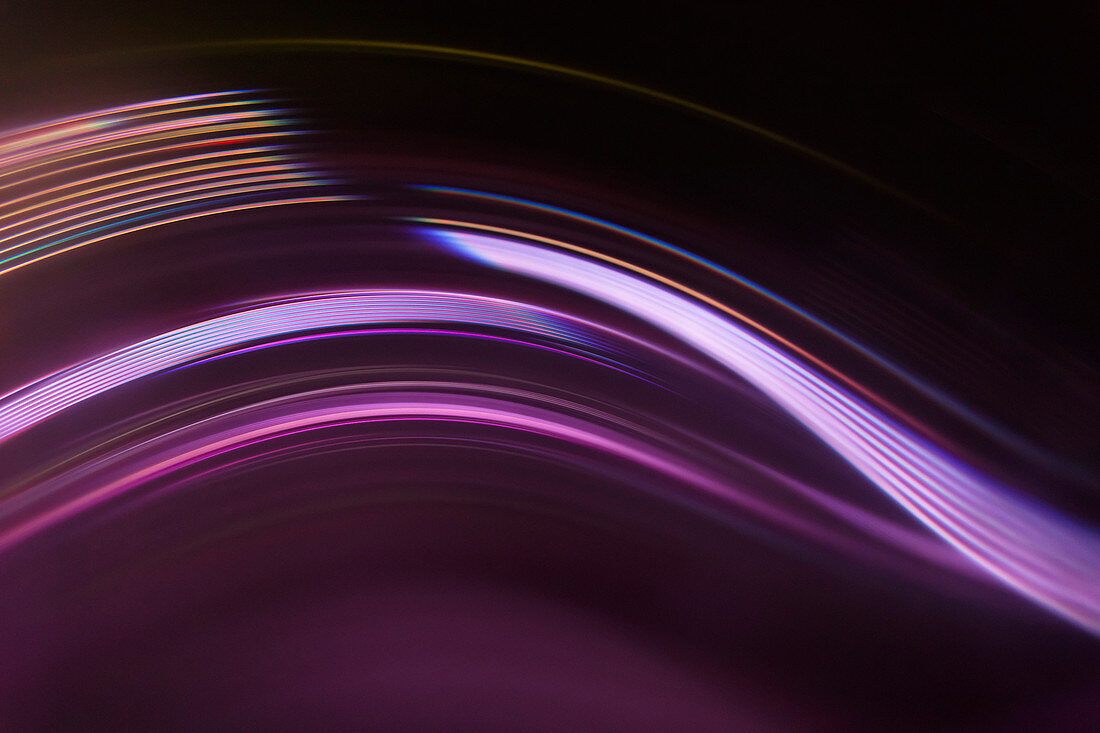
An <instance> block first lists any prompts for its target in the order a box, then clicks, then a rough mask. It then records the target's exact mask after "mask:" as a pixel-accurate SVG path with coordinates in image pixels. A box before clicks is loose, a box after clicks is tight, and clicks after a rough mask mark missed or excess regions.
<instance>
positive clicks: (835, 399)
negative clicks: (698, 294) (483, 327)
mask: <svg viewBox="0 0 1100 733" xmlns="http://www.w3.org/2000/svg"><path fill="white" fill-rule="evenodd" d="M425 231H426V233H427V234H428V235H429V236H430V237H432V238H434V239H436V240H437V241H442V242H444V243H446V244H447V245H449V246H450V247H452V248H453V249H454V250H455V251H456V252H458V253H461V254H462V255H463V256H466V257H468V258H471V259H474V260H477V261H480V262H483V263H486V264H488V265H490V266H493V267H496V268H498V269H501V270H505V271H508V272H513V273H518V274H522V275H526V276H528V277H532V278H535V279H538V280H542V281H545V282H548V283H553V284H555V285H558V286H561V287H564V288H568V289H570V290H573V291H575V292H578V293H582V294H584V295H586V296H589V297H592V298H595V299H598V300H600V301H603V302H605V303H607V304H610V305H612V306H615V307H617V308H619V309H621V310H623V311H626V312H628V313H631V314H633V315H635V316H637V317H638V318H641V319H644V320H645V321H647V322H649V323H650V324H652V325H654V326H656V327H658V328H660V329H661V330H663V331H665V332H666V333H668V334H670V335H672V336H674V337H676V338H678V339H680V340H681V341H683V342H684V343H686V344H689V345H691V346H693V347H694V348H696V349H698V350H699V351H701V352H703V353H705V354H707V355H709V356H710V357H712V358H714V359H715V360H717V361H719V362H720V363H722V364H724V365H725V366H726V367H728V368H729V369H730V370H732V371H733V372H735V373H737V374H738V375H740V376H741V377H743V378H744V379H746V380H747V381H749V382H750V383H752V384H753V385H755V386H756V387H757V388H758V389H760V390H761V391H762V392H763V393H764V394H766V395H768V396H769V397H770V398H771V399H773V400H774V401H775V402H776V403H778V404H779V405H780V406H782V407H783V408H784V409H785V410H787V412H789V413H790V414H791V415H792V416H794V417H795V418H796V419H798V420H799V421H800V422H801V423H802V424H803V425H805V426H806V427H807V428H809V429H810V430H812V431H813V432H814V434H816V435H817V436H818V437H819V438H820V439H821V440H822V441H824V442H825V443H826V444H828V445H829V446H830V447H832V448H833V450H835V451H836V452H837V453H838V454H840V455H841V456H842V457H843V458H844V459H846V460H847V461H848V462H849V463H850V464H851V465H853V466H854V467H855V468H856V469H858V470H859V471H860V472H861V473H862V474H863V475H864V476H866V477H867V478H868V479H869V480H870V481H871V482H872V483H873V484H874V485H875V486H877V487H878V488H880V489H881V490H883V491H884V492H885V493H886V494H888V495H889V496H890V497H892V498H893V499H894V500H895V501H897V502H898V503H899V504H900V505H901V506H903V507H904V508H905V509H906V510H908V511H909V512H910V513H911V514H912V515H913V516H914V517H916V518H917V519H919V520H920V521H921V522H922V523H924V524H925V525H926V526H927V527H929V528H930V529H931V530H933V531H935V532H936V533H937V534H939V535H940V536H941V537H943V538H944V539H945V540H947V541H948V542H950V543H951V544H952V545H953V546H954V547H956V548H957V549H958V550H960V551H961V552H963V553H964V554H965V555H966V556H968V557H970V558H971V559H972V560H974V561H975V562H977V563H979V564H980V565H981V566H982V567H984V568H985V569H986V570H988V571H989V572H990V573H992V574H993V575H995V576H996V577H998V578H999V579H1001V580H1002V581H1003V582H1004V583H1006V584H1007V585H1009V586H1010V587H1012V588H1014V589H1016V590H1017V591H1019V592H1020V593H1022V594H1023V595H1025V596H1027V597H1029V598H1031V599H1033V600H1034V601H1036V602H1038V603H1040V604H1042V605H1044V606H1046V607H1048V608H1050V609H1052V610H1054V611H1056V612H1057V613H1059V614H1061V615H1063V616H1065V617H1067V618H1069V619H1071V620H1073V621H1074V622H1076V623H1078V624H1080V625H1081V626H1083V627H1085V628H1087V629H1089V630H1090V631H1092V632H1093V633H1097V634H1100V537H1097V535H1096V534H1095V533H1094V532H1092V531H1091V530H1090V529H1088V528H1086V527H1084V526H1081V525H1078V524H1076V523H1074V522H1072V521H1071V520H1070V519H1068V518H1066V517H1063V516H1060V515H1058V514H1056V513H1054V512H1053V511H1051V510H1048V509H1046V508H1043V507H1041V506H1038V505H1036V504H1034V503H1032V502H1029V501H1027V500H1025V499H1024V498H1022V497H1019V496H1015V495H1013V494H1012V493H1011V492H1009V491H1008V490H1007V489H1006V488H1004V487H1001V486H998V485H997V484H996V483H995V482H993V481H992V480H990V479H988V478H986V477H984V476H981V475H979V474H978V473H977V472H976V471H974V470H973V469H971V468H970V467H968V466H966V465H965V464H963V463H961V462H960V461H958V460H955V459H954V458H953V457H952V456H950V455H949V454H947V453H946V452H945V451H943V450H942V449H940V448H938V447H937V446H935V445H934V444H932V443H931V442H929V441H928V440H927V439H925V438H923V437H922V436H919V435H917V434H915V433H913V432H912V431H910V430H909V429H907V428H906V427H904V426H902V425H900V424H898V423H896V422H895V421H893V420H891V419H890V418H888V417H887V416H885V415H883V414H882V413H881V412H879V411H877V410H875V409H874V408H872V407H871V406H869V405H868V404H867V403H865V402H863V401H862V400H860V399H858V398H857V397H854V396H853V395H852V394H851V393H850V392H848V391H847V390H845V389H843V388H841V387H839V386H838V385H837V384H835V383H834V382H832V381H831V380H829V379H827V378H825V377H823V376H822V375H821V374H820V373H819V372H817V371H816V370H814V369H812V368H810V367H809V366H807V365H806V364H804V363H802V362H800V361H799V360H797V359H795V358H792V357H791V356H790V355H788V354H786V353H784V352H783V351H782V350H780V349H779V348H778V347H776V346H775V345H773V344H772V343H769V342H768V341H767V340H766V339H764V338H762V337H761V336H759V335H757V334H755V333H753V332H752V331H750V330H749V329H747V328H745V327H743V326H741V325H739V324H738V323H736V322H734V321H733V320H731V319H728V318H723V317H721V316H720V315H718V313H716V312H715V311H714V310H712V309H709V308H707V307H705V306H704V305H702V304H700V303H698V302H695V301H693V300H691V299H689V298H687V297H685V296H683V295H681V294H678V293H676V292H673V291H671V290H669V289H667V288H665V287H662V286H661V285H659V284H657V283H654V282H652V281H648V280H646V279H643V278H641V277H638V276H635V275H631V274H628V273H626V272H623V271H621V270H619V269H617V268H614V267H611V266H608V265H606V264H602V263H598V262H594V261H591V260H588V259H585V258H582V257H579V256H576V255H573V254H566V253H564V252H560V251H552V250H551V249H549V248H547V247H543V246H537V245H531V244H521V243H518V242H515V241H510V240H507V239H503V238H500V237H494V236H486V235H480V234H470V233H466V232H459V231H450V230H444V229H427V230H425Z"/></svg>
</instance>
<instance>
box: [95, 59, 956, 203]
mask: <svg viewBox="0 0 1100 733" xmlns="http://www.w3.org/2000/svg"><path fill="white" fill-rule="evenodd" d="M250 48H257V49H262V48H306V49H316V50H328V49H333V50H341V51H357V52H364V53H372V52H374V53H405V54H419V55H424V56H435V57H442V58H453V59H459V60H463V61H470V62H480V63H487V64H500V65H503V66H507V67H511V68H518V69H526V70H529V71H540V72H543V73H548V74H555V75H558V76H564V77H568V78H572V79H580V80H582V81H587V82H591V83H594V84H599V85H602V86H606V87H610V88H612V89H617V90H619V91H622V92H627V93H630V94H635V95H637V96H640V97H643V98H646V99H651V100H654V101H657V102H662V103H664V104H668V105H671V106H673V107H678V108H680V109H684V110H688V111H690V112H694V113H696V114H699V115H702V116H703V117H707V118H710V119H712V120H717V121H719V122H722V123H725V124H727V125H731V126H733V127H736V128H738V129H741V130H744V131H745V132H749V133H752V134H754V135H757V136H759V137H762V138H764V139H766V140H768V141H770V142H772V143H775V144H776V145H779V146H781V147H784V148H787V149H789V150H792V151H794V152H796V153H798V154H800V155H803V156H805V157H807V158H810V159H811V160H814V161H817V162H818V163H821V164H824V165H826V166H828V167H831V168H833V169H835V170H838V171H841V172H843V173H844V174H846V175H848V176H850V177H852V178H854V179H856V180H859V181H862V182H863V183H865V184H867V185H869V186H871V187H873V188H875V189H877V190H879V191H881V192H883V193H887V194H889V195H890V196H893V197H894V198H896V199H898V200H900V201H903V202H905V203H907V204H909V205H910V206H913V207H916V208H918V209H920V210H922V211H924V212H926V213H929V214H932V215H934V216H937V217H939V218H941V219H945V218H947V217H946V216H945V215H944V214H942V213H941V212H939V211H937V210H935V209H934V208H933V207H931V206H930V205H929V204H927V203H925V202H923V201H921V200H919V199H917V198H915V197H914V196H912V195H911V194H909V193H906V192H905V191H903V190H901V189H899V188H896V187H895V186H891V185H890V184H888V183H886V182H885V181H882V180H881V179H879V178H877V177H875V176H873V175H871V174H870V173H867V172H865V171H863V170H860V169H859V168H856V167H854V166H851V165H849V164H848V163H845V162H844V161H842V160H840V159H839V158H834V157H833V156H831V155H828V154H827V153H823V152H821V151H820V150H817V149H815V148H812V147H810V146H808V145H804V144H803V143H800V142H798V141H797V140H793V139H791V138H789V137H786V136H785V135H781V134H779V133H777V132H774V131H772V130H769V129H767V128H766V127H761V126H760V125H756V124H753V123H752V122H748V121H747V120H743V119H741V118H740V117H735V116H734V115H731V114H728V113H726V112H722V111H720V110H717V109H714V108H713V107H708V106H706V105H703V104H699V103H697V102H692V101H691V100H688V99H684V98H683V97H678V96H676V95H674V94H668V93H667V92H662V91H659V90H656V89H651V88H650V87H646V86H642V85H641V84H634V83H632V82H628V81H622V80H620V79H615V78H614V77H610V76H605V75H603V74H597V73H594V72H591V71H584V70H583V69H575V68H572V67H569V66H562V65H560V64H552V63H548V62H545V61H538V60H535V59H528V58H523V57H521V56H511V55H507V54H499V53H489V52H486V51H475V50H472V49H466V48H456V47H453V46H437V45H432V44H424V43H405V42H402V41H377V40H368V39H354V38H249V39H237V40H226V41H204V42H199V43H180V44H170V45H164V46H150V47H143V48H133V49H124V50H122V51H109V52H101V53H98V54H91V55H90V56H86V57H83V58H89V57H93V58H94V57H111V56H115V57H117V56H126V55H141V54H150V53H164V52H174V51H202V50H219V49H224V50H247V49H250Z"/></svg>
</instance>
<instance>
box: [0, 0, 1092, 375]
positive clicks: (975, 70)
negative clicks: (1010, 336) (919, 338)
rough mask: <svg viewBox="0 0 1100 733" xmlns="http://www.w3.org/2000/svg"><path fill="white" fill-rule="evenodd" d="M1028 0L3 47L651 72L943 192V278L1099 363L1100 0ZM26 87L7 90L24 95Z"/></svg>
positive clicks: (81, 19) (21, 6)
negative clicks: (461, 60) (461, 56)
mask: <svg viewBox="0 0 1100 733" xmlns="http://www.w3.org/2000/svg"><path fill="white" fill-rule="evenodd" d="M1026 5H1027V4H1024V6H1025V7H1020V6H1017V5H1016V4H1013V7H1012V8H1005V7H999V8H995V9H990V8H988V7H987V8H983V9H960V8H957V7H953V5H945V6H943V7H938V8H936V7H934V8H931V9H929V8H904V7H901V6H899V5H898V4H894V3H891V4H889V6H888V7H884V8H882V9H879V10H877V11H867V10H861V11H858V12H857V11H846V10H838V9H831V8H820V7H808V6H804V5H801V4H786V3H746V4H742V3H699V2H677V3H639V4H632V5H631V6H629V7H628V8H621V7H620V6H618V5H617V4H608V5H607V6H606V7H601V5H600V4H599V3H585V4H575V5H569V4H566V5H565V6H561V5H560V4H557V3H554V4H549V3H547V4H541V3H512V4H495V3H488V4H487V3H426V4H416V3H372V2H363V3H339V2H320V3H317V2H313V3H285V4H279V3H249V2H245V3H231V4H225V5H221V4H219V5H217V6H210V5H206V4H201V3H181V2H157V3H144V2H131V1H130V0H115V1H112V2H34V3H13V4H9V5H8V7H6V8H5V14H4V22H3V23H0V64H2V68H3V69H4V70H5V72H6V73H5V75H4V76H6V77H9V80H10V77H11V76H12V75H18V74H19V73H20V72H21V71H22V70H24V69H28V68H34V67H35V65H36V64H38V63H40V62H41V61H43V60H45V59H49V58H57V57H62V56H66V55H78V54H81V53H86V52H96V51H102V50H109V49H118V48H122V47H128V46H142V45H155V44H160V43H172V42H192V41H208V40H218V39H234V38H264V37H288V36H289V37H310V36H314V37H339V38H369V39H380V40H395V41H407V42H417V43H426V44H439V45H447V46H455V47H460V48H470V49H474V50H480V51H488V52H494V53H502V54H514V55H517V56H521V57H524V58H529V59H536V60H541V61H547V62H551V63H557V64H562V65H566V66H572V67H575V68H579V69H584V70H589V71H593V72H596V73H602V74H606V75H608V76H612V77H616V78H619V79H623V80H626V81H630V82H634V83H638V84H642V85H646V86H649V87H651V88H654V89H657V90H660V91H664V92H669V93H672V94H676V95H678V96H681V97H684V98H687V99H689V100H692V101H696V102H699V103H702V104H706V105H709V106H711V107H714V108H716V109H718V110H721V111H724V112H728V113H730V114H733V115H735V116H738V117H740V118H741V119H744V120H746V121H749V122H751V123H754V124H757V125H760V126H762V127H766V128H768V129H771V130H774V131H775V132H778V133H780V134H783V135H785V136H787V137H790V138H792V139H794V140H796V141H798V142H801V143H804V144H806V145H809V146H811V147H814V148H816V149H818V150H820V151H822V152H824V153H827V154H829V155H832V156H834V157H836V158H839V159H841V160H843V161H845V162H848V163H850V164H851V165H853V166H855V167H858V168H860V169H862V170H865V171H867V172H868V173H870V174H872V175H874V176H876V177H878V178H880V179H881V180H883V181H885V182H887V183H889V184H890V185H892V186H895V187H897V188H900V189H902V190H905V191H907V192H909V193H911V194H912V195H914V196H915V197H917V198H919V199H921V200H924V201H928V202H930V203H931V204H932V205H933V206H934V207H935V208H936V209H937V210H939V211H941V212H943V213H945V214H946V215H948V216H949V217H951V219H952V220H953V221H956V222H959V223H960V224H961V225H962V227H963V228H964V230H965V231H966V233H967V235H968V239H969V242H970V245H969V247H966V248H960V247H959V246H958V245H957V243H955V242H952V243H951V244H950V246H945V247H944V249H943V251H928V252H924V253H922V254H923V256H926V257H928V258H929V259H930V261H931V262H932V263H933V264H934V265H935V267H937V269H938V270H939V271H940V273H941V274H942V275H943V277H944V278H945V279H947V280H949V281H951V282H952V283H953V285H954V286H955V287H956V288H957V289H958V290H960V291H961V292H963V293H964V294H965V295H966V296H967V297H968V298H969V299H971V300H974V301H976V304H977V305H978V306H979V307H981V308H983V309H984V310H986V311H990V312H992V313H994V314H995V315H996V316H997V317H998V318H1003V317H1005V316H1006V315H1007V316H1008V317H1009V318H1010V319H1015V320H1016V321H1019V322H1021V323H1022V324H1023V325H1024V326H1025V327H1026V328H1028V329H1030V331H1032V332H1034V333H1035V334H1036V337H1037V338H1040V339H1044V338H1047V336H1049V335H1050V334H1047V336H1044V335H1042V334H1043V332H1045V331H1050V332H1051V333H1053V341H1055V342H1057V344H1058V345H1059V346H1062V347H1065V348H1067V349H1068V350H1069V351H1070V352H1071V355H1072V356H1073V357H1075V358H1079V359H1083V360H1084V361H1085V362H1087V363H1088V364H1089V365H1090V366H1093V365H1095V352H1094V349H1093V347H1094V343H1093V340H1092V338H1091V331H1092V317H1091V311H1092V310H1093V305H1094V299H1093V297H1092V292H1091V290H1092V288H1091V280H1092V274H1093V271H1092V268H1089V267H1087V266H1083V264H1084V263H1085V262H1087V260H1085V259H1084V257H1085V253H1087V252H1088V251H1089V250H1091V248H1092V247H1093V246H1095V243H1096V234H1097V232H1098V231H1100V229H1098V227H1097V218H1096V214H1095V211H1096V206H1095V201H1096V195H1097V193H1098V190H1100V188H1098V179H1097V166H1096V163H1097V159H1096V146H1095V144H1094V140H1093V139H1092V131H1093V130H1094V129H1095V121H1096V120H1095V115H1094V114H1092V110H1091V109H1090V107H1091V106H1092V105H1091V101H1092V99H1093V97H1094V96H1095V94H1094V92H1095V86H1094V81H1095V75H1094V74H1093V73H1091V72H1093V71H1094V70H1095V67H1096V63H1095V62H1096V54H1095V51H1094V49H1095V47H1096V44H1097V41H1098V40H1100V39H1098V34H1097V20H1098V19H1097V11H1096V10H1095V8H1094V7H1091V6H1089V5H1088V4H1084V5H1082V6H1081V7H1077V8H1075V7H1073V6H1072V5H1071V6H1068V7H1066V6H1051V5H1048V4H1043V5H1039V4H1036V5H1034V6H1032V7H1026ZM12 94H13V92H10V91H9V92H7V93H4V97H5V99H4V100H3V103H2V104H3V107H4V108H11V107H12V106H18V101H17V100H13V99H12V98H11V96H12ZM5 111H7V109H5ZM658 154H659V151H658ZM929 249H934V246H929Z"/></svg>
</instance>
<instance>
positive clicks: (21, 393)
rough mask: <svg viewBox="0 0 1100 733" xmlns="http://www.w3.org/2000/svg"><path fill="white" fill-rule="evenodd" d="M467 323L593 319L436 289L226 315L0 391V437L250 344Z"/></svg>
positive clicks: (559, 334) (562, 323)
mask: <svg viewBox="0 0 1100 733" xmlns="http://www.w3.org/2000/svg"><path fill="white" fill-rule="evenodd" d="M417 321H423V322H438V321H443V322H456V321H457V322H461V323H473V324H479V325H485V326H495V327H498V328H508V329H515V330H522V331H526V332H528V333H533V334H536V335H541V336H545V337H549V338H556V339H564V340H567V341H572V342H574V343H578V344H582V345H590V344H593V343H594V341H593V339H592V337H590V336H588V335H586V334H585V333H583V331H582V329H584V328H585V327H588V328H592V327H593V326H590V325H589V324H586V323H585V322H582V321H580V320H578V319H573V318H570V317H568V316H565V315H564V314H558V313H555V312H554V311H550V310H546V309H543V308H537V307H535V306H531V305H527V304H524V303H517V302H513V301H508V300H502V299H499V298H490V297H483V296H474V295H466V294H452V293H441V292H432V291H417V290H404V291H400V290H398V291H363V292H358V293H340V294H327V295H315V296H310V297H308V298H303V299H298V300H293V301H290V302H283V303H276V304H273V305H266V306H263V307H258V308H252V309H249V310H245V311H242V312H238V313H232V314H230V315H226V316H221V317H219V318H214V319H211V320H208V321H203V322H201V323H197V324H194V325H191V326H186V327H184V328H180V329H177V330H175V331H170V332H168V333H165V334H162V335H160V336H156V337H154V338H150V339H147V340H145V341H142V342H140V343H137V344H134V345H133V346H130V347H128V348H125V349H122V350H120V351H116V352H113V353H110V354H107V355H105V356H102V357H100V358H98V359H94V360H92V361H89V362H86V363H83V364H78V365H76V366H74V367H71V368H69V369H65V370H62V371H60V372H57V373H55V374H53V375H50V376H48V377H46V378H43V379H40V380H37V381H35V382H32V383H31V384H28V385H25V386H23V387H21V388H19V389H16V390H13V391H11V392H8V393H7V394H5V395H2V396H0V441H4V440H6V439H7V438H10V437H11V436H12V435H15V434H16V433H19V432H21V431H23V430H26V429H27V428H29V427H31V426H33V425H35V424H37V423H39V422H41V421H42V420H45V419H47V418H48V417H50V416H51V415H55V414H57V413H58V412H60V411H62V410H64V409H66V408H68V407H71V406H72V405H75V404H77V403H78V402H81V401H83V400H86V399H88V398H90V397H94V396H95V395H98V394H101V393H103V392H105V391H107V390H109V389H113V388H114V387H118V386H120V385H122V384H125V383H127V382H130V381H133V380H135V379H139V378H141V377H144V376H147V375H150V374H154V373H156V372H160V371H163V370H166V369H171V368H174V367H178V366H180V365H181V364H185V363H188V362H192V361H194V360H198V359H203V358H208V357H210V356H212V355H215V354H217V353H219V352H220V351H222V350H223V349H228V348H232V347H235V346H237V345H238V344H242V343H245V342H249V341H256V340H260V339H266V338H272V337H277V336H282V335H285V334H290V333H295V332H299V331H310V330H318V329H326V328H337V327H343V326H352V325H361V324H371V323H401V322H417Z"/></svg>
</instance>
